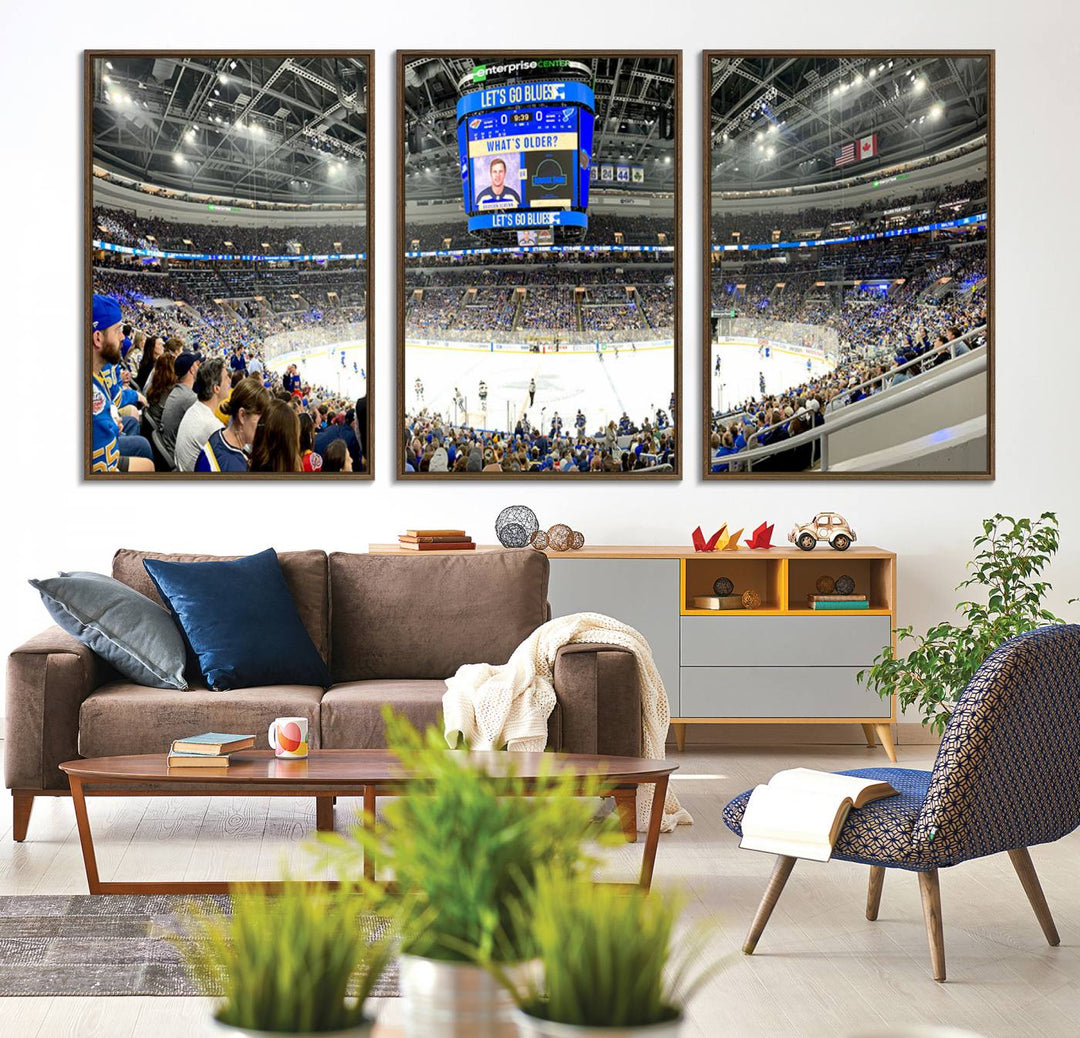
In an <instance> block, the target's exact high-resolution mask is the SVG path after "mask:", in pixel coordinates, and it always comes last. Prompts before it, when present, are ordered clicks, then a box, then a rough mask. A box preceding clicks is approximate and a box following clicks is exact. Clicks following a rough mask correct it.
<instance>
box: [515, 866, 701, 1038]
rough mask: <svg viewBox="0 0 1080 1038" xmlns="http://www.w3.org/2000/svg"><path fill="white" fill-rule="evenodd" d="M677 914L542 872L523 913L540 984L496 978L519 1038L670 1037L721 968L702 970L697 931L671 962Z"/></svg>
mask: <svg viewBox="0 0 1080 1038" xmlns="http://www.w3.org/2000/svg"><path fill="white" fill-rule="evenodd" d="M679 911H680V904H679V901H678V899H677V898H674V897H672V896H670V895H666V896H665V895H661V894H658V893H647V892H645V891H643V890H641V889H639V888H630V889H629V890H626V889H620V888H619V887H616V886H614V885H599V886H598V885H594V884H592V883H589V882H587V881H583V880H582V879H581V878H580V877H575V876H571V875H567V874H566V873H560V872H558V871H545V872H544V873H543V875H542V877H541V879H540V881H539V882H538V884H537V889H536V893H535V897H534V898H533V901H532V904H531V906H530V919H531V926H532V932H533V940H534V943H535V948H536V954H537V957H538V959H539V962H540V966H541V969H540V970H539V971H537V973H538V974H539V976H536V975H535V974H534V978H533V979H532V980H531V982H529V983H526V984H525V985H520V984H515V982H514V980H513V978H503V982H504V984H506V985H507V987H508V988H509V989H510V990H511V991H512V993H513V995H514V1000H515V1002H516V1003H517V1006H518V1008H517V1011H516V1012H515V1014H514V1019H515V1022H516V1023H517V1026H518V1035H519V1038H584V1036H593V1035H607V1036H609V1038H616V1036H617V1038H676V1036H677V1035H678V1034H679V1031H680V1028H681V1026H682V1022H683V1013H684V1010H685V1007H686V1004H687V1003H688V1002H689V1000H690V998H691V997H692V996H693V994H694V993H695V992H696V991H697V990H698V988H700V987H701V985H703V984H704V983H705V982H706V981H707V980H708V979H709V978H710V977H712V976H713V975H714V974H715V973H716V972H717V971H718V969H719V968H720V965H721V963H720V962H715V963H714V964H712V965H710V966H704V967H703V966H701V965H700V962H701V960H702V959H703V958H704V954H703V953H704V951H705V945H706V935H705V932H704V931H700V930H699V931H697V932H696V933H694V934H691V935H690V936H688V937H687V938H685V939H683V941H682V942H681V944H680V951H679V953H678V954H677V955H673V954H672V943H673V941H672V937H673V932H674V928H675V923H676V921H677V919H678V916H679ZM496 972H497V970H496Z"/></svg>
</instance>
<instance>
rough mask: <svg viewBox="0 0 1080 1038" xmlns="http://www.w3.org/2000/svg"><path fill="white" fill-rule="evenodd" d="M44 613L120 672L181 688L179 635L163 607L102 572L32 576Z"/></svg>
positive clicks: (152, 684)
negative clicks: (46, 612)
mask: <svg viewBox="0 0 1080 1038" xmlns="http://www.w3.org/2000/svg"><path fill="white" fill-rule="evenodd" d="M30 584H31V586H33V587H35V588H37V590H38V591H39V592H40V594H41V601H42V602H44V603H45V608H46V609H48V611H49V615H50V616H51V617H52V618H53V619H54V620H55V621H56V623H57V624H59V626H60V627H62V628H63V629H64V630H65V631H67V632H68V634H71V635H74V636H75V637H76V638H78V639H79V641H81V642H82V643H83V644H84V645H88V646H89V647H90V648H91V649H93V650H94V652H96V653H97V654H98V655H99V656H101V657H102V658H103V659H105V660H107V661H108V662H109V663H111V664H112V665H113V666H114V667H115V668H116V669H117V670H118V671H120V673H121V674H123V675H124V677H126V678H130V679H131V680H132V681H135V682H138V683H139V684H140V685H149V686H150V687H151V688H176V689H182V690H183V689H186V688H187V687H188V685H187V681H186V680H185V679H184V663H185V660H186V658H187V651H186V649H185V646H184V638H183V635H182V634H181V633H180V630H179V628H178V627H177V626H176V623H175V622H174V621H173V618H172V616H170V615H169V611H168V610H167V609H164V608H162V607H161V606H159V605H158V604H157V602H153V601H151V600H150V599H149V598H147V597H146V595H141V594H139V592H138V591H135V590H134V589H132V588H130V587H128V586H127V584H122V583H121V582H120V581H119V580H114V579H113V578H112V577H107V576H105V575H104V574H102V573H61V574H60V576H58V577H48V578H47V579H45V580H31V581H30Z"/></svg>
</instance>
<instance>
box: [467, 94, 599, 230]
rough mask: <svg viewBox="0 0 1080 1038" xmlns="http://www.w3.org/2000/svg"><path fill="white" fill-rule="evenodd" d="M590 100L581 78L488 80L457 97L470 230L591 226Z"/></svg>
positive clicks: (591, 116)
mask: <svg viewBox="0 0 1080 1038" xmlns="http://www.w3.org/2000/svg"><path fill="white" fill-rule="evenodd" d="M593 103H594V99H593V92H592V90H591V89H590V88H589V87H588V86H586V85H585V84H583V83H577V82H547V83H522V84H510V85H507V86H502V87H488V88H485V89H483V90H476V91H473V92H471V93H469V94H466V95H465V96H464V97H462V98H461V99H460V100H459V101H458V105H457V115H458V150H459V157H460V160H461V180H462V193H463V196H464V203H465V212H466V214H467V216H468V226H469V230H470V231H475V230H484V229H489V228H505V229H508V230H524V229H527V228H541V227H552V226H557V225H562V226H566V225H575V226H581V227H584V226H586V225H587V217H586V215H585V212H584V210H585V209H586V208H587V206H588V201H589V173H590V165H591V151H592V136H593Z"/></svg>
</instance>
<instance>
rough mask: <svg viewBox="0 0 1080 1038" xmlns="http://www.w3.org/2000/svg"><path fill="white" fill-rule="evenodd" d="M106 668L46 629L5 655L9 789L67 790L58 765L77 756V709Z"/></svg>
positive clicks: (80, 647) (72, 641)
mask: <svg viewBox="0 0 1080 1038" xmlns="http://www.w3.org/2000/svg"><path fill="white" fill-rule="evenodd" d="M108 669H109V668H108V666H107V664H105V662H104V661H103V660H101V659H100V658H99V657H98V656H97V654H96V653H95V652H94V651H93V650H92V649H90V648H88V647H87V646H85V645H83V644H82V642H80V641H79V640H78V639H76V638H73V637H72V636H71V635H70V634H67V633H66V632H65V631H62V630H61V629H60V628H59V627H50V628H49V629H48V630H46V631H42V632H41V634H38V635H35V636H34V637H33V638H31V639H30V640H29V641H28V642H26V643H25V644H24V645H20V646H19V648H17V649H16V650H15V651H14V652H12V653H11V655H10V656H8V663H7V725H6V736H5V741H4V772H5V776H4V777H5V780H6V782H7V786H8V788H9V789H66V788H67V776H65V775H64V773H63V772H62V771H61V770H60V768H59V765H60V764H62V763H63V762H64V761H66V760H73V759H74V758H75V757H78V755H79V707H80V706H82V701H83V700H84V699H85V698H86V697H87V696H88V695H90V693H91V692H93V691H94V689H95V688H97V687H98V685H100V684H101V683H102V681H103V680H105V679H106V678H107V676H108V674H107V671H108Z"/></svg>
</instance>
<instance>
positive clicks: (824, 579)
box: [814, 573, 836, 595]
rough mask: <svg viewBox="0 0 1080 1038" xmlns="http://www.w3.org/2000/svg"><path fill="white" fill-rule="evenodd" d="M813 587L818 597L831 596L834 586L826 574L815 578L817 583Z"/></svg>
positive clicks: (831, 579)
mask: <svg viewBox="0 0 1080 1038" xmlns="http://www.w3.org/2000/svg"><path fill="white" fill-rule="evenodd" d="M814 587H816V588H817V593H818V594H819V595H831V594H832V593H833V588H835V587H836V584H835V583H834V582H833V578H832V577H830V576H829V575H828V574H827V573H826V574H824V575H823V576H820V577H818V578H817V583H816V584H815V585H814Z"/></svg>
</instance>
